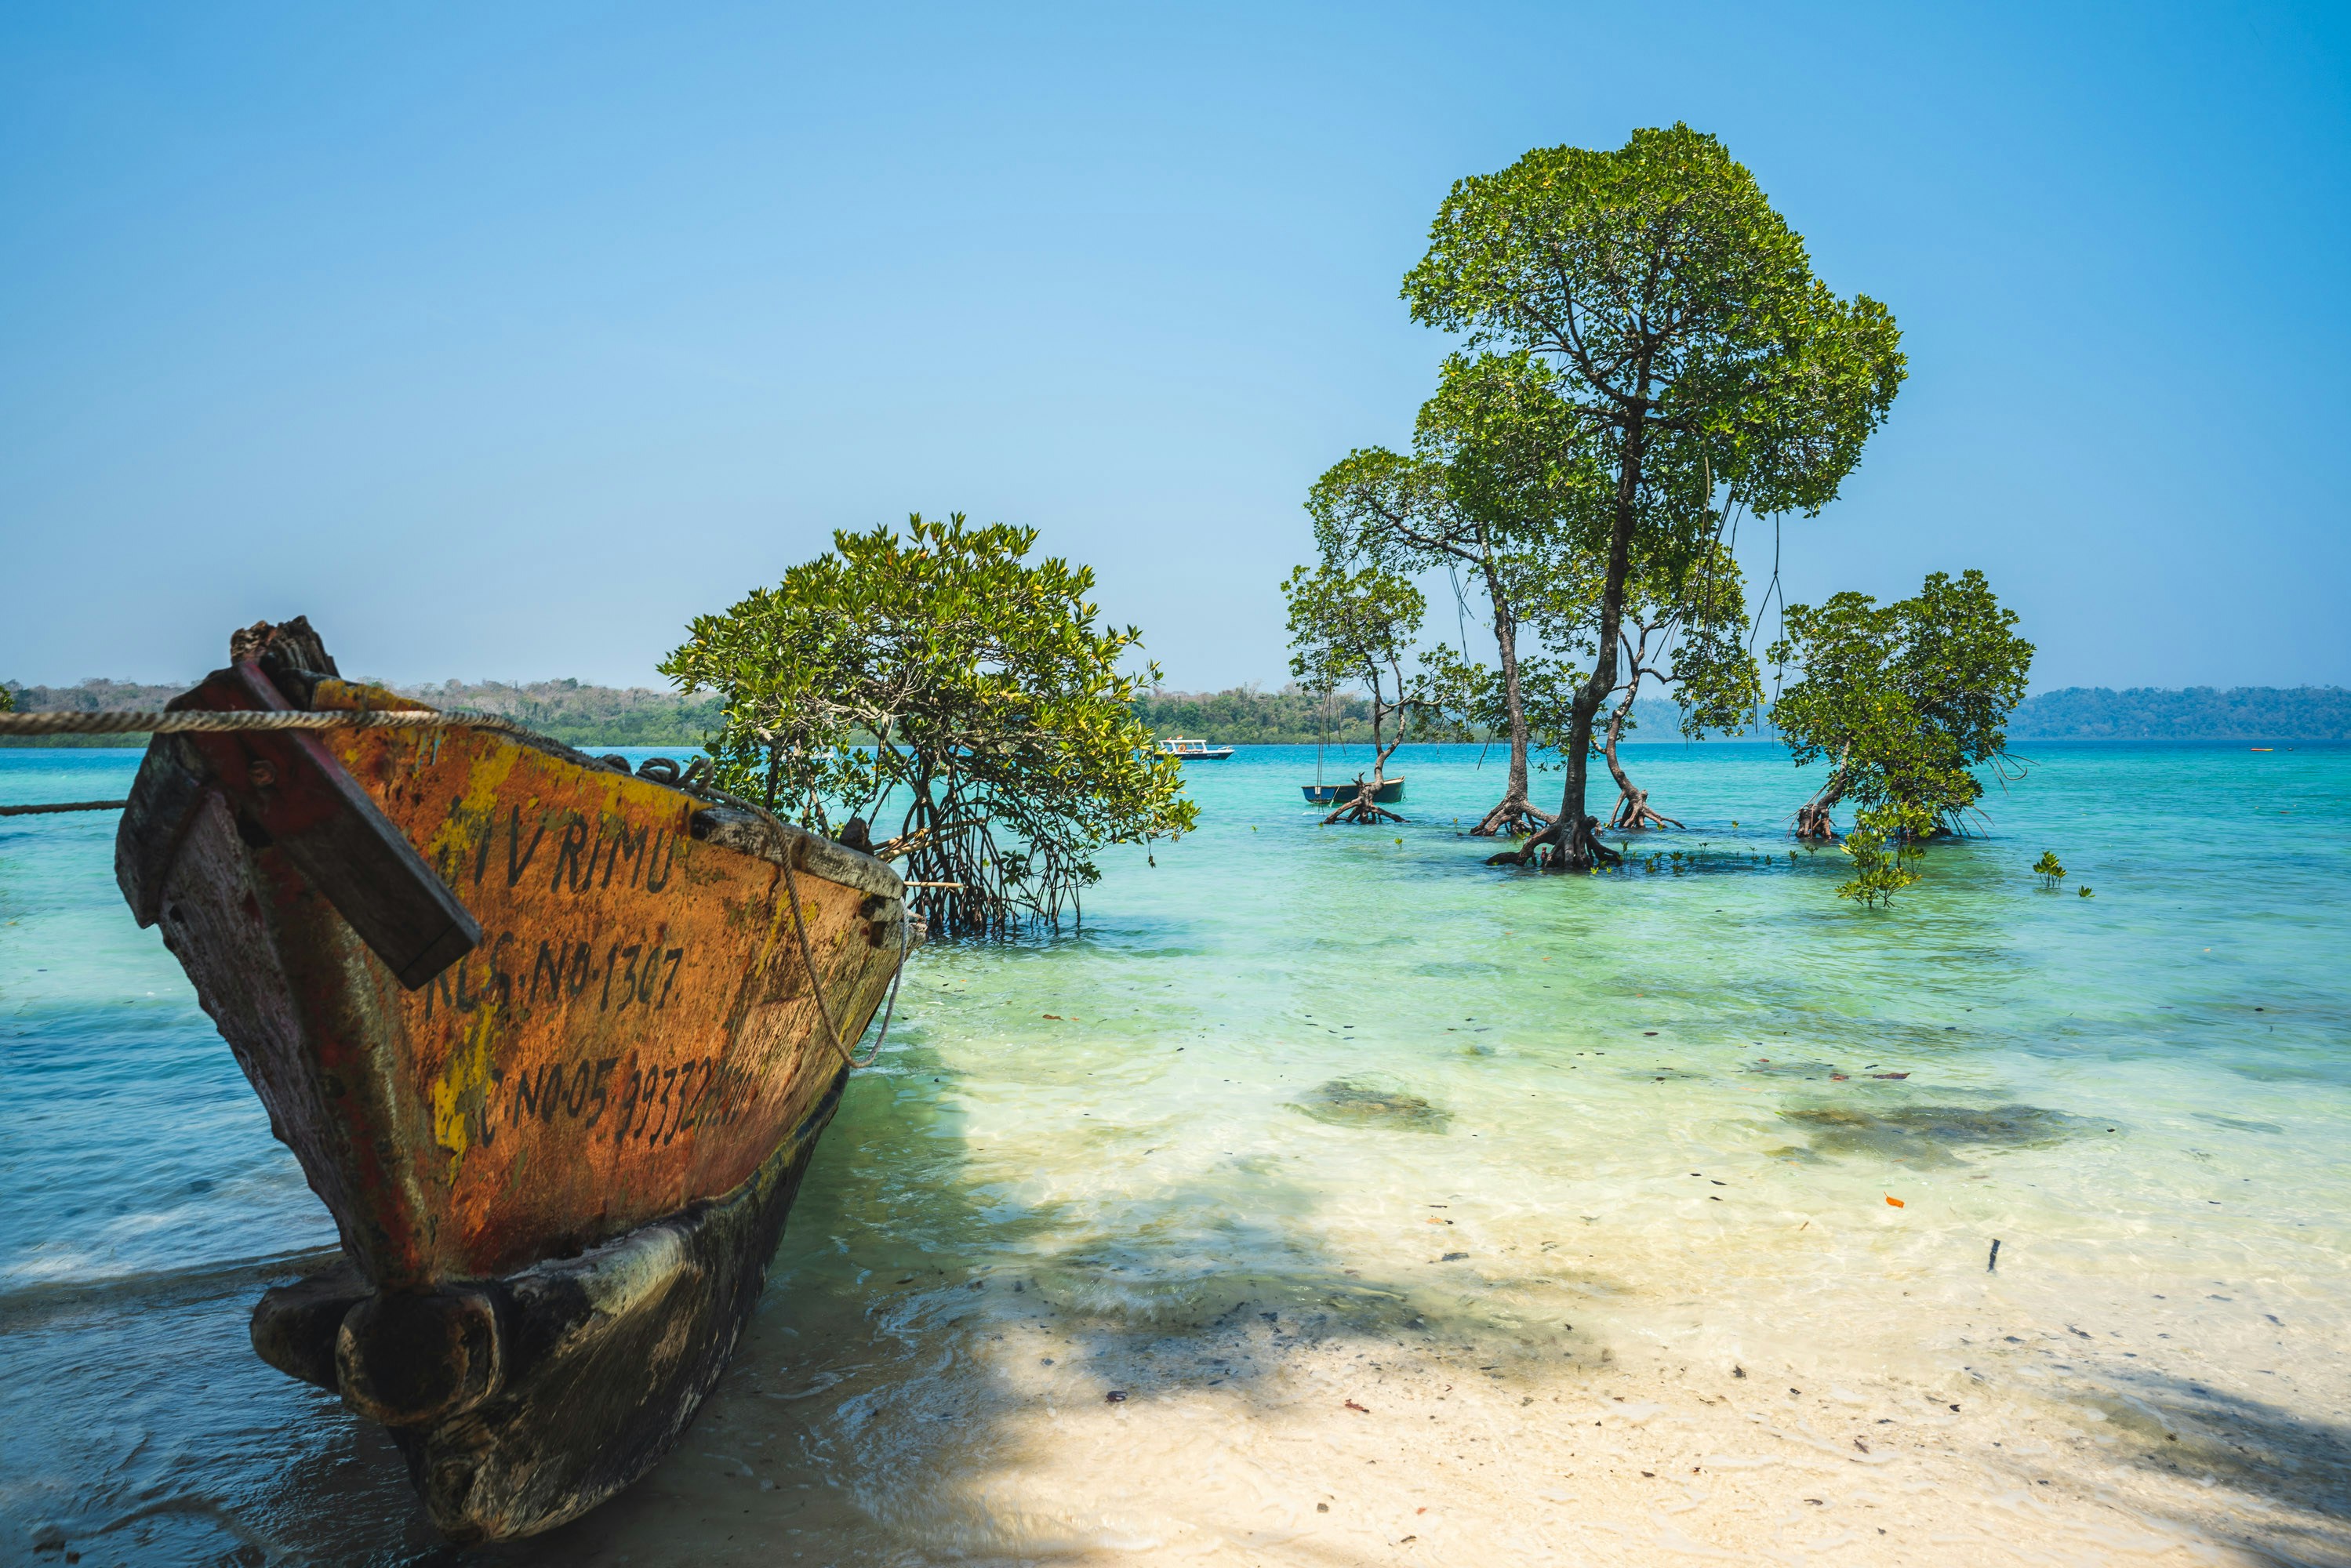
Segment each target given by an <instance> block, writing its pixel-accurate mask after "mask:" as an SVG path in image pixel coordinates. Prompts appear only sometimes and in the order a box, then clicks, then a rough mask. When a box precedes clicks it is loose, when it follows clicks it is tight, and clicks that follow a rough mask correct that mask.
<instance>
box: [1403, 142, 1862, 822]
mask: <svg viewBox="0 0 2351 1568" xmlns="http://www.w3.org/2000/svg"><path fill="white" fill-rule="evenodd" d="M1404 297H1405V300H1406V301H1407V302H1408V303H1409V304H1410V307H1411V309H1412V313H1413V316H1414V318H1415V319H1417V320H1419V321H1422V322H1424V323H1426V324H1427V325H1429V326H1433V327H1437V328H1440V329H1445V330H1447V331H1451V332H1456V333H1458V334H1460V335H1461V336H1462V338H1463V339H1464V341H1465V345H1466V347H1467V348H1468V349H1470V350H1477V349H1480V348H1484V347H1487V346H1489V345H1493V346H1499V348H1501V349H1503V350H1506V351H1509V352H1514V353H1517V354H1520V355H1522V356H1526V357H1527V359H1528V360H1529V361H1539V362H1540V363H1541V365H1542V366H1543V368H1544V369H1545V371H1547V372H1548V374H1549V377H1550V383H1551V390H1552V398H1553V402H1554V406H1553V407H1552V408H1551V409H1548V410H1546V411H1543V412H1542V413H1541V414H1540V416H1539V417H1540V421H1541V423H1543V424H1544V425H1545V426H1546V427H1548V428H1550V429H1552V430H1554V431H1557V432H1559V433H1560V434H1559V435H1558V436H1557V437H1555V438H1554V439H1555V441H1556V443H1558V446H1557V450H1556V452H1555V455H1554V457H1553V460H1552V463H1551V465H1550V466H1551V469H1552V472H1554V473H1556V474H1560V475H1581V476H1590V478H1589V481H1588V482H1587V484H1586V485H1585V486H1584V487H1583V489H1584V494H1585V497H1586V503H1585V504H1584V505H1583V506H1580V507H1573V508H1570V509H1569V510H1568V512H1567V514H1566V515H1567V517H1569V518H1570V519H1571V520H1572V521H1573V522H1575V523H1576V524H1578V525H1580V528H1581V530H1582V532H1583V538H1581V539H1580V540H1577V541H1576V548H1577V549H1580V550H1581V551H1583V553H1586V554H1588V555H1590V556H1591V557H1593V558H1594V559H1598V560H1599V561H1601V562H1602V563H1603V567H1602V576H1601V588H1600V592H1599V595H1598V601H1597V616H1596V620H1597V624H1596V625H1595V627H1594V629H1593V646H1594V650H1595V659H1594V666H1593V670H1592V672H1591V674H1589V676H1588V677H1587V678H1586V680H1585V682H1584V684H1583V687H1582V689H1581V690H1580V691H1579V692H1578V693H1577V695H1576V699H1575V702H1574V705H1573V711H1572V714H1571V725H1570V728H1571V734H1570V745H1569V747H1568V748H1567V779H1566V782H1565V788H1564V791H1563V794H1562V814H1561V817H1560V819H1559V821H1556V822H1554V823H1553V825H1552V828H1551V829H1549V830H1547V831H1546V832H1545V833H1543V834H1539V835H1537V837H1536V839H1535V840H1533V841H1531V842H1530V843H1529V845H1528V846H1527V854H1529V855H1531V854H1532V853H1533V852H1534V851H1535V850H1536V849H1537V848H1539V847H1544V846H1551V847H1552V861H1551V863H1552V864H1554V865H1557V866H1561V867H1567V866H1583V865H1587V864H1589V863H1591V862H1592V861H1593V859H1594V858H1596V857H1604V856H1606V854H1607V852H1606V851H1605V849H1604V846H1602V845H1600V843H1599V841H1598V840H1597V838H1596V837H1595V836H1594V835H1593V833H1592V831H1591V829H1592V827H1593V825H1595V824H1594V821H1593V819H1591V818H1589V817H1588V816H1587V815H1586V814H1585V811H1584V792H1585V776H1586V768H1585V761H1586V752H1587V751H1588V748H1589V745H1590V737H1591V733H1592V727H1593V719H1594V717H1595V716H1596V715H1597V713H1598V711H1599V708H1600V705H1601V703H1602V701H1603V700H1604V698H1605V696H1606V695H1607V694H1608V693H1609V692H1610V691H1612V690H1614V687H1615V685H1616V684H1617V674H1616V668H1617V656H1618V648H1617V644H1618V640H1619V636H1620V632H1621V622H1622V619H1623V615H1624V612H1625V595H1626V586H1627V579H1628V576H1629V574H1630V572H1631V570H1632V568H1633V562H1634V558H1635V553H1636V550H1635V545H1636V542H1637V543H1638V545H1639V547H1640V548H1639V549H1638V551H1637V553H1638V554H1640V555H1641V556H1643V557H1644V558H1646V559H1647V560H1649V561H1651V562H1653V563H1656V564H1657V565H1659V566H1662V567H1666V568H1667V569H1668V570H1670V569H1671V563H1673V562H1674V561H1675V560H1676V559H1681V560H1683V561H1685V562H1687V561H1694V560H1697V559H1702V558H1703V557H1704V554H1705V552H1706V550H1707V549H1708V546H1709V542H1710V541H1711V540H1712V539H1714V538H1716V537H1718V536H1719V530H1720V528H1721V527H1722V525H1723V522H1724V519H1725V518H1726V517H1728V515H1729V512H1730V511H1731V509H1732V507H1733V505H1734V503H1737V504H1741V505H1744V506H1746V507H1749V508H1750V509H1752V510H1754V511H1756V512H1759V513H1764V514H1772V513H1780V512H1787V511H1802V512H1811V511H1817V510H1818V509H1819V508H1820V507H1823V506H1824V505H1826V504H1827V503H1828V501H1830V500H1831V499H1833V498H1834V497H1835V495H1836V492H1837V487H1838V486H1839V485H1840V484H1841V483H1842V482H1843V480H1844V476H1845V475H1846V474H1847V473H1849V472H1850V471H1851V469H1852V467H1853V465H1854V464H1855V462H1856V461H1857V460H1858V459H1859V456H1860V454H1861V448H1862V444H1863V443H1864V442H1865V441H1866V440H1867V438H1868V436H1869V434H1870V433H1871V432H1872V431H1874V430H1875V429H1876V426H1877V424H1878V423H1879V422H1880V421H1881V420H1882V419H1883V418H1884V417H1885V414H1886V409H1887V408H1888V407H1889V406H1890V405H1891V403H1892V402H1893V398H1894V394H1895V391H1896V388H1897V387H1898V386H1899V384H1900V382H1901V380H1902V376H1903V358H1902V355H1901V352H1900V350H1899V347H1898V344H1899V333H1898V332H1897V331H1896V328H1895V325H1894V320H1893V318H1892V317H1891V315H1889V314H1888V313H1887V311H1886V308H1884V307H1883V306H1881V305H1879V304H1878V303H1877V302H1876V301H1875V300H1873V299H1870V298H1867V297H1866V296H1860V295H1856V296H1855V297H1854V298H1852V299H1850V300H1847V299H1842V298H1838V297H1837V296H1836V295H1834V294H1833V293H1832V292H1831V291H1830V290H1829V289H1828V287H1826V285H1824V284H1823V283H1822V282H1821V281H1820V280H1819V279H1817V278H1815V277H1813V273H1812V268H1811V264H1810V260H1809V258H1808V257H1807V256H1806V254H1805V251H1804V246H1803V242H1802V239H1801V238H1799V237H1798V236H1797V235H1796V234H1795V232H1794V231H1793V230H1792V229H1791V228H1790V227H1789V226H1788V225H1787V224H1786V222H1785V221H1784V220H1783V219H1782V217H1781V216H1780V214H1778V213H1777V212H1775V211H1773V210H1772V207H1771V204H1770V202H1768V201H1767V200H1766V199H1765V198H1764V196H1763V193H1762V192H1761V190H1760V189H1759V188H1758V187H1757V185H1756V183H1755V180H1754V178H1753V176H1752V175H1750V173H1749V172H1748V171H1747V170H1746V169H1745V168H1743V167H1741V166H1740V164H1739V163H1738V162H1734V161H1733V160H1732V159H1731V157H1730V155H1729V152H1727V151H1725V150H1724V148H1723V146H1722V144H1721V143H1720V142H1719V141H1716V140H1715V139H1714V138H1713V137H1710V136H1706V135H1702V134H1700V133H1699V132H1698V131H1692V130H1690V129H1689V128H1688V127H1687V126H1685V125H1676V126H1673V127H1671V128H1669V129H1665V130H1647V131H1635V133H1634V135H1633V137H1632V139H1631V140H1630V141H1627V142H1626V143H1625V146H1624V147H1623V148H1621V149H1618V150H1617V151H1615V152H1594V151H1591V150H1587V149H1583V148H1575V147H1556V148H1539V149H1537V150H1535V151H1533V152H1529V153H1527V154H1526V156H1524V157H1523V158H1521V159H1520V160H1519V162H1516V163H1514V164H1512V165H1511V166H1510V168H1508V169H1505V170H1503V171H1501V172H1499V173H1495V174H1488V175H1479V176H1474V177H1472V178H1469V179H1465V180H1462V181H1459V182H1458V183H1456V184H1455V185H1454V187H1453V189H1452V192H1451V193H1449V194H1448V195H1447V198H1446V200H1445V202H1444V204H1443V205H1442V207H1441V208H1440V209H1439V211H1438V213H1437V220H1436V223H1435V225H1433V226H1432V228H1431V230H1430V235H1429V247H1428V252H1427V255H1426V256H1425V257H1424V258H1423V259H1422V261H1421V262H1420V263H1419V265H1418V266H1416V267H1414V268H1413V269H1412V271H1411V272H1410V273H1408V274H1407V275H1406V276H1405V284H1404ZM1529 417H1531V418H1534V417H1538V416H1536V415H1535V414H1534V413H1532V412H1530V414H1529ZM1718 488H1720V489H1721V490H1722V491H1723V493H1724V495H1723V500H1722V502H1721V504H1720V505H1719V506H1718V505H1717V504H1716V502H1715V495H1716V492H1717V490H1718ZM1521 858H1523V857H1521Z"/></svg>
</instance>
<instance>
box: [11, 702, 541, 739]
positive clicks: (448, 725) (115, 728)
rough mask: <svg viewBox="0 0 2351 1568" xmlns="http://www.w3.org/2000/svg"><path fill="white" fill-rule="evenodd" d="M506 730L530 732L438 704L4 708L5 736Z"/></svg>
mask: <svg viewBox="0 0 2351 1568" xmlns="http://www.w3.org/2000/svg"><path fill="white" fill-rule="evenodd" d="M436 728H438V729H503V730H508V731H512V732H514V733H516V734H528V733H529V732H528V730H526V729H524V728H523V727H522V725H521V724H520V723H518V722H517V721H516V720H514V719H510V718H507V717H506V716H504V715H502V714H494V713H463V712H455V711H452V712H442V711H438V710H435V709H433V708H371V709H368V710H365V711H360V710H358V709H349V710H346V709H341V708H319V709H308V708H305V709H299V710H297V711H294V712H290V713H287V712H272V711H269V710H266V709H246V708H237V709H233V710H228V711H216V710H214V709H211V708H189V709H187V710H185V711H183V712H178V713H82V712H72V711H68V712H62V713H0V735H185V734H191V733H193V734H199V735H202V734H219V733H222V732H224V731H228V730H239V729H436Z"/></svg>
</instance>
